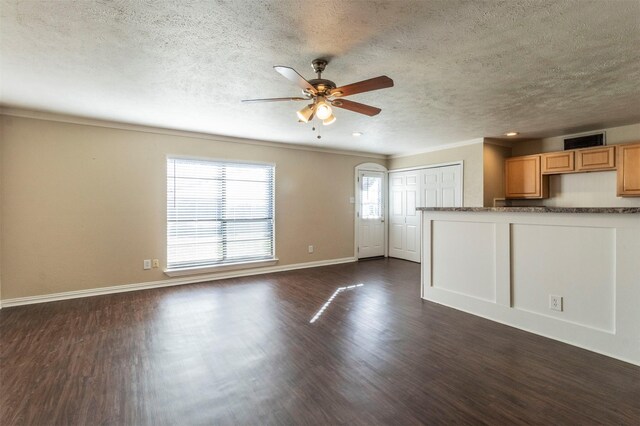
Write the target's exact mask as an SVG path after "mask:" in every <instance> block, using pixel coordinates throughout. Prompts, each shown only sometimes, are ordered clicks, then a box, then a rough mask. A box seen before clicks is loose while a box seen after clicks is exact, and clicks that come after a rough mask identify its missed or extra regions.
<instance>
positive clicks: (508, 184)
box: [504, 155, 549, 198]
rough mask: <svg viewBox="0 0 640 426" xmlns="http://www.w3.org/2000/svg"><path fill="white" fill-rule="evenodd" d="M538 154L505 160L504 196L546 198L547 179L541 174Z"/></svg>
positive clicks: (547, 189)
mask: <svg viewBox="0 0 640 426" xmlns="http://www.w3.org/2000/svg"><path fill="white" fill-rule="evenodd" d="M540 163H541V156H540V155H526V156H523V157H512V158H508V159H507V160H506V161H505V165H504V172H505V197H506V198H547V197H548V194H549V181H548V177H547V176H542V171H541V167H540Z"/></svg>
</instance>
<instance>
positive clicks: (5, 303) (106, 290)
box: [0, 257, 357, 308]
mask: <svg viewBox="0 0 640 426" xmlns="http://www.w3.org/2000/svg"><path fill="white" fill-rule="evenodd" d="M356 260H357V259H356V258H355V257H343V258H340V259H328V260H318V261H315V262H305V263H294V264H291V265H281V266H269V267H265V268H253V269H247V270H242V271H229V272H219V273H215V274H206V275H195V276H191V277H180V278H170V279H166V280H160V281H149V282H145V283H134V284H124V285H116V286H111V287H99V288H92V289H88V290H75V291H65V292H62V293H52V294H43V295H39V296H27V297H16V298H14V299H5V300H2V301H0V307H2V308H8V307H10V306H21V305H32V304H35V303H45V302H53V301H56V300H67V299H78V298H81V297H91V296H100V295H103V294H112V293H125V292H127V291H137V290H147V289H152V288H160V287H170V286H174V285H184V284H194V283H200V282H205V281H216V280H223V279H226V278H236V277H246V276H250V275H262V274H269V273H272V272H283V271H292V270H295V269H305V268H316V267H318V266H328V265H338V264H341V263H350V262H355V261H356Z"/></svg>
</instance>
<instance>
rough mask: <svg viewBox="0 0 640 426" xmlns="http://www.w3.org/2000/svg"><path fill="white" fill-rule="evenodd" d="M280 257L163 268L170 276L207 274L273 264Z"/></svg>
mask: <svg viewBox="0 0 640 426" xmlns="http://www.w3.org/2000/svg"><path fill="white" fill-rule="evenodd" d="M279 260H280V259H278V258H277V257H274V258H273V259H261V260H251V261H248V262H237V263H223V264H220V265H215V266H194V267H192V268H173V269H165V270H164V273H165V275H168V276H170V277H183V276H186V275H196V274H208V273H213V272H224V271H235V270H238V269H249V268H261V267H264V266H273V265H275V264H277V263H278V261H279Z"/></svg>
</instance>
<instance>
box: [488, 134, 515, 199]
mask: <svg viewBox="0 0 640 426" xmlns="http://www.w3.org/2000/svg"><path fill="white" fill-rule="evenodd" d="M509 157H511V148H510V147H506V146H501V145H496V144H494V143H492V142H491V140H490V139H485V143H484V146H483V167H484V182H483V189H484V206H485V207H493V199H494V198H504V160H505V159H506V158H509Z"/></svg>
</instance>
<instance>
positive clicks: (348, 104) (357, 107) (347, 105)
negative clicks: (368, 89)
mask: <svg viewBox="0 0 640 426" xmlns="http://www.w3.org/2000/svg"><path fill="white" fill-rule="evenodd" d="M331 105H333V106H334V107H338V108H344V109H348V110H349V111H353V112H358V113H360V114H364V115H368V116H369V117H373V116H374V115H378V114H380V111H382V110H381V109H380V108H376V107H372V106H370V105H365V104H361V103H359V102H353V101H348V100H346V99H336V100H334V101H333V102H331Z"/></svg>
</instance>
